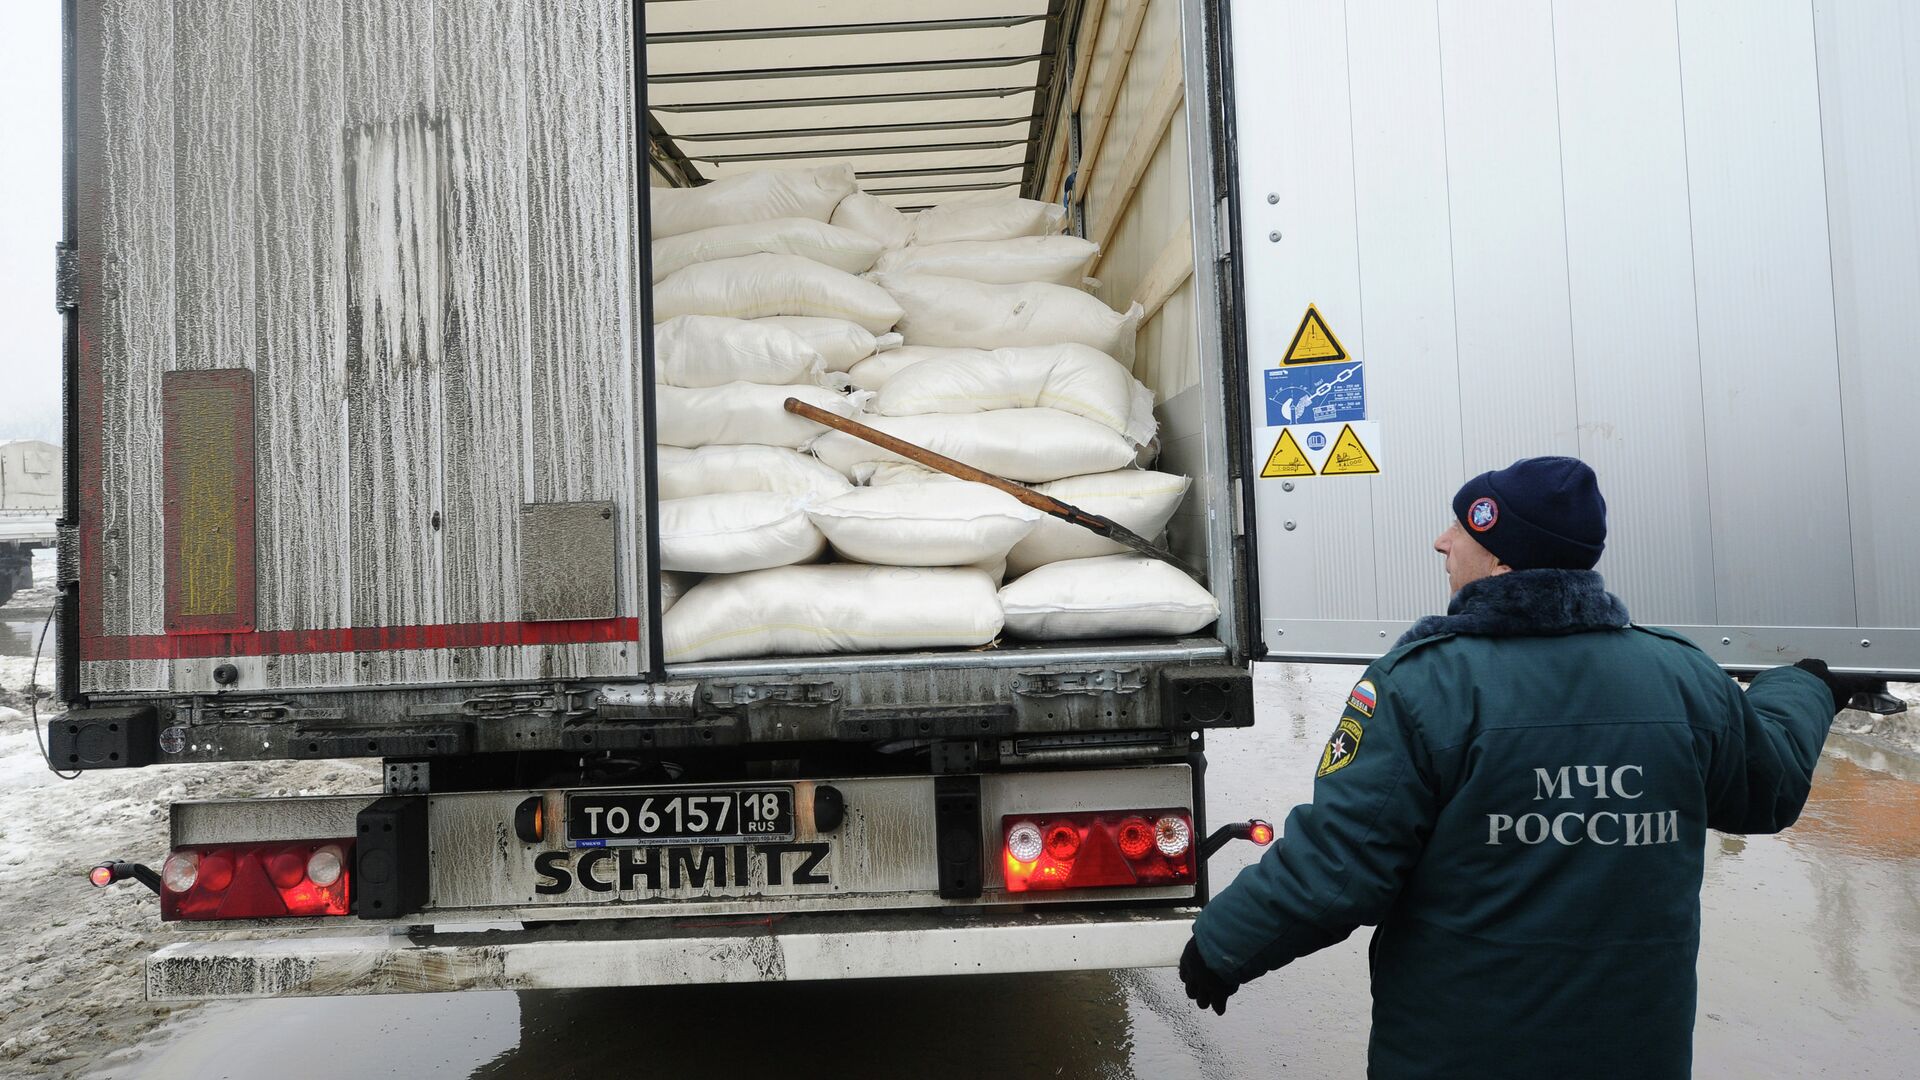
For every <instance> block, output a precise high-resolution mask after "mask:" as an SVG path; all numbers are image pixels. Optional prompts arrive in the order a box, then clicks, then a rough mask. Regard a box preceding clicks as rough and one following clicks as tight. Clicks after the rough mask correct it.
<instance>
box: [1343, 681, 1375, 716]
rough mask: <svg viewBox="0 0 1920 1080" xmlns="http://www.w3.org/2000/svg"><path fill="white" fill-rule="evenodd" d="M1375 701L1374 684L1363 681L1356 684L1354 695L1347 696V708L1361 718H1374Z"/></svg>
mask: <svg viewBox="0 0 1920 1080" xmlns="http://www.w3.org/2000/svg"><path fill="white" fill-rule="evenodd" d="M1374 700H1375V694H1374V690H1373V683H1372V682H1370V681H1369V680H1366V679H1361V680H1360V681H1359V682H1357V683H1355V684H1354V686H1353V693H1351V694H1348V695H1347V708H1349V709H1352V710H1353V711H1355V712H1357V713H1359V714H1360V715H1361V716H1372V715H1373V704H1374Z"/></svg>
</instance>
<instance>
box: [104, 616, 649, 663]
mask: <svg viewBox="0 0 1920 1080" xmlns="http://www.w3.org/2000/svg"><path fill="white" fill-rule="evenodd" d="M639 636H640V620H639V619H634V618H625V619H574V620H569V621H564V622H513V623H450V624H445V625H438V626H352V627H339V628H336V629H331V630H262V631H254V632H251V633H240V634H217V633H216V634H147V635H139V636H132V637H86V638H82V639H81V640H80V659H82V660H198V659H205V658H208V657H216V656H303V655H311V654H316V653H358V652H406V651H412V650H418V649H479V648H490V647H502V646H513V645H593V644H602V643H614V642H621V643H626V642H633V641H637V640H638V639H639Z"/></svg>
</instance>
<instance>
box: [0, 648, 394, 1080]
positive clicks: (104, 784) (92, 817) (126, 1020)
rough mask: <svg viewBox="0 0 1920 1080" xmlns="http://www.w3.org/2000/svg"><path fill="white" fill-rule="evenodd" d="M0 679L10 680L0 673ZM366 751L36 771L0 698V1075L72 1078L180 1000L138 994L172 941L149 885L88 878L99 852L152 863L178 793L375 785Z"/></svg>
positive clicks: (15, 714) (162, 846)
mask: <svg viewBox="0 0 1920 1080" xmlns="http://www.w3.org/2000/svg"><path fill="white" fill-rule="evenodd" d="M7 679H8V685H9V686H10V687H11V686H18V685H23V684H24V682H25V680H24V678H22V679H21V680H20V681H19V684H15V683H14V682H13V680H12V675H11V674H9V675H8V676H7ZM379 787H380V773H379V767H378V765H377V764H373V763H369V762H358V761H348V762H263V763H251V762H249V763H242V764H231V765H164V766H155V767H153V768H149V769H139V770H108V771H102V772H92V773H84V774H82V775H81V776H80V778H79V779H77V780H71V781H65V780H61V779H59V778H57V777H55V776H54V775H53V774H52V773H51V772H49V771H47V768H46V764H45V762H44V761H43V760H42V759H41V757H40V748H39V745H38V743H37V742H36V740H35V737H34V732H33V730H32V727H31V725H30V724H29V722H28V720H27V718H26V717H25V716H23V715H22V714H21V713H20V712H19V711H18V710H16V709H11V708H4V707H0V956H4V957H7V958H8V961H9V962H8V963H7V964H5V965H4V966H0V1002H4V1003H5V1004H6V1008H4V1009H0V1075H3V1076H6V1077H9V1078H17V1080H43V1078H53V1077H61V1078H65V1077H74V1076H79V1075H81V1074H83V1073H85V1072H87V1071H88V1070H90V1069H91V1068H92V1067H93V1066H94V1064H95V1062H94V1060H93V1058H92V1055H93V1054H94V1053H95V1052H96V1051H97V1050H99V1049H101V1048H109V1047H118V1046H125V1045H129V1044H131V1043H134V1042H137V1041H139V1039H140V1038H141V1037H142V1035H143V1034H144V1033H146V1032H148V1031H149V1030H151V1029H152V1028H154V1027H155V1026H156V1025H158V1024H160V1023H161V1022H162V1021H163V1020H166V1019H168V1018H169V1017H170V1016H172V1017H177V1016H178V1015H179V1014H181V1013H182V1012H183V1011H184V1010H191V1009H193V1008H196V1006H192V1005H186V1006H181V1005H175V1006H166V1005H149V1004H147V1003H146V1002H145V1001H144V1000H143V997H142V995H143V990H144V986H143V976H142V968H141V964H142V962H143V961H144V960H145V959H146V956H147V954H148V953H150V952H152V951H153V950H154V949H156V948H158V947H160V946H161V945H164V944H166V943H167V942H169V941H172V940H174V939H175V938H176V937H177V936H178V935H177V934H176V932H175V931H173V930H171V929H169V928H166V927H163V926H162V924H161V922H160V907H159V902H158V899H157V898H156V897H154V895H153V894H152V893H150V892H148V891H147V890H146V889H144V888H142V887H140V886H139V885H138V884H136V883H133V882H125V883H122V884H119V885H116V886H114V887H112V888H109V889H95V888H94V887H93V886H92V885H90V884H89V883H88V882H87V878H86V874H87V870H88V869H89V868H91V867H92V866H94V865H96V864H97V863H100V862H104V861H106V860H108V859H112V858H123V859H130V860H133V861H137V862H145V863H147V864H149V865H151V866H154V867H155V868H158V866H159V864H160V861H161V860H162V859H163V858H165V856H166V850H167V806H168V804H170V803H174V802H181V801H185V800H189V799H211V798H223V797H238V796H283V795H301V794H316V793H339V792H372V791H377V790H379Z"/></svg>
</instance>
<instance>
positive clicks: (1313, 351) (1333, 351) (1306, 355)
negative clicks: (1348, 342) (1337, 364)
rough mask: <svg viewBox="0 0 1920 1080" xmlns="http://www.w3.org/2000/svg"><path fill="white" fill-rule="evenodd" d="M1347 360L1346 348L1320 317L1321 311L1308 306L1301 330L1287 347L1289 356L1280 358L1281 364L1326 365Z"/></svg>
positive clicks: (1296, 332) (1302, 317)
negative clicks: (1333, 361) (1330, 362)
mask: <svg viewBox="0 0 1920 1080" xmlns="http://www.w3.org/2000/svg"><path fill="white" fill-rule="evenodd" d="M1346 358H1347V349H1346V346H1344V345H1342V344H1340V339H1339V338H1337V337H1334V336H1333V330H1332V329H1331V328H1330V327H1328V326H1327V320H1325V319H1323V318H1321V317H1320V309H1319V308H1316V307H1314V306H1313V305H1312V304H1308V305H1307V313H1306V314H1305V315H1303V316H1301V318H1300V329H1298V330H1295V331H1294V332H1293V341H1292V342H1291V343H1290V344H1288V345H1287V354H1286V355H1285V356H1283V357H1281V358H1280V362H1281V363H1282V364H1324V363H1327V362H1329V361H1332V360H1345V359H1346Z"/></svg>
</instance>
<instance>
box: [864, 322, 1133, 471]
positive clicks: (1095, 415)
mask: <svg viewBox="0 0 1920 1080" xmlns="http://www.w3.org/2000/svg"><path fill="white" fill-rule="evenodd" d="M903 351H904V350H903ZM868 408H869V409H871V410H872V411H874V412H876V413H879V414H881V415H883V416H919V415H921V414H923V413H975V412H991V411H993V410H996V409H1033V408H1040V409H1059V410H1060V411H1061V412H1068V413H1072V414H1074V415H1075V416H1084V417H1086V418H1087V419H1089V420H1093V421H1096V422H1098V423H1101V424H1105V425H1106V426H1108V427H1110V428H1112V429H1113V430H1115V431H1117V432H1119V433H1120V434H1122V435H1125V436H1126V437H1127V438H1129V439H1132V440H1133V442H1134V443H1135V444H1136V445H1141V446H1144V445H1146V444H1147V443H1149V442H1152V441H1153V436H1154V433H1155V432H1156V431H1158V430H1159V427H1160V424H1159V422H1158V421H1157V420H1155V419H1154V418H1153V391H1151V390H1149V389H1147V388H1146V387H1145V386H1144V385H1142V384H1141V383H1140V381H1139V380H1138V379H1135V378H1134V377H1133V376H1132V375H1129V374H1128V373H1127V369H1126V368H1123V367H1121V366H1120V364H1119V362H1118V361H1116V360H1114V359H1113V358H1112V357H1110V356H1108V355H1107V354H1105V353H1103V352H1101V351H1099V350H1098V349H1094V348H1090V347H1088V346H1086V345H1078V344H1067V345H1030V346H1026V347H1023V348H1009V349H994V350H993V351H992V352H988V353H981V354H976V355H973V356H961V357H956V358H954V359H951V360H944V361H941V362H939V363H932V364H915V365H913V366H912V367H911V368H908V369H907V370H905V371H901V372H900V373H898V374H897V375H893V376H892V377H890V378H888V379H887V380H886V381H885V383H884V384H883V385H882V386H881V387H880V389H879V391H878V392H877V393H876V394H875V395H874V398H873V402H872V404H870V405H869V406H868Z"/></svg>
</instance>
